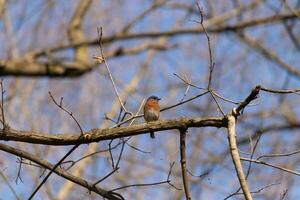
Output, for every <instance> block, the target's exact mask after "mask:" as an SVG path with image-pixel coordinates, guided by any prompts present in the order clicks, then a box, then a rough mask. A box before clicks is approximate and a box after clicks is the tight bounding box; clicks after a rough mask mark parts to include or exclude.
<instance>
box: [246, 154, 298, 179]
mask: <svg viewBox="0 0 300 200" xmlns="http://www.w3.org/2000/svg"><path fill="white" fill-rule="evenodd" d="M241 160H242V161H248V162H253V163H255V164H261V165H266V166H269V167H272V168H275V169H279V170H281V171H284V172H288V173H290V174H294V175H297V176H300V172H296V171H294V170H290V169H287V168H285V167H280V166H277V165H273V164H270V163H267V162H264V161H260V160H254V159H249V158H242V157H241Z"/></svg>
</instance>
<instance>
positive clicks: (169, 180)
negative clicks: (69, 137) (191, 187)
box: [110, 162, 181, 192]
mask: <svg viewBox="0 0 300 200" xmlns="http://www.w3.org/2000/svg"><path fill="white" fill-rule="evenodd" d="M174 164H175V162H173V163H171V164H170V169H169V173H168V176H167V179H166V180H165V181H160V182H155V183H140V184H131V185H125V186H122V187H118V188H115V189H112V190H110V192H113V191H116V190H122V189H125V188H129V187H145V186H153V185H161V184H165V183H168V184H169V185H170V186H172V187H173V188H175V189H176V190H181V189H180V188H177V187H175V186H174V185H173V184H171V179H170V176H171V173H172V169H173V166H174Z"/></svg>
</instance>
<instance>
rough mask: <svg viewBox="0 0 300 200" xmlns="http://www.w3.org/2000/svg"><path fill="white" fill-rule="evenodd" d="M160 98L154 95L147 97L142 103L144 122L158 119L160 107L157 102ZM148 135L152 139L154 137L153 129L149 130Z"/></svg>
mask: <svg viewBox="0 0 300 200" xmlns="http://www.w3.org/2000/svg"><path fill="white" fill-rule="evenodd" d="M160 100H161V98H159V97H157V96H154V95H153V96H150V97H148V99H147V101H146V103H145V105H144V119H145V121H146V122H152V121H156V120H158V119H159V113H160V107H159V103H158V102H159V101H160ZM150 137H151V138H152V139H154V138H155V136H154V132H153V131H150Z"/></svg>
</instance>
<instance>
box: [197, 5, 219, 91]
mask: <svg viewBox="0 0 300 200" xmlns="http://www.w3.org/2000/svg"><path fill="white" fill-rule="evenodd" d="M197 7H198V12H199V14H200V17H201V19H200V25H201V27H202V29H203V31H204V34H205V36H206V39H207V45H208V51H209V78H208V84H207V89H208V90H210V89H211V81H212V73H213V70H214V67H215V63H214V62H213V56H212V50H211V44H210V37H209V35H208V32H207V30H206V28H205V26H204V25H203V21H204V17H203V10H202V9H201V8H200V4H199V2H197Z"/></svg>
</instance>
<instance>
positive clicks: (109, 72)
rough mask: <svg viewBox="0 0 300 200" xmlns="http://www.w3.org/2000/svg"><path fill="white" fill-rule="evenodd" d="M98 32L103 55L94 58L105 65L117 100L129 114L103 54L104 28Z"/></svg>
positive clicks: (98, 29)
mask: <svg viewBox="0 0 300 200" xmlns="http://www.w3.org/2000/svg"><path fill="white" fill-rule="evenodd" d="M97 32H98V36H99V48H100V53H101V55H100V56H98V57H97V56H94V58H95V59H97V60H98V62H99V63H100V64H102V63H104V65H105V68H106V71H107V73H108V76H109V78H110V81H111V83H112V86H113V88H114V91H115V94H116V96H117V98H118V100H119V103H120V105H121V106H122V108H123V110H124V111H125V112H126V113H129V112H128V111H127V109H126V107H125V106H124V104H123V101H122V99H121V97H120V95H119V92H118V89H117V87H116V84H115V81H114V79H113V76H112V73H111V71H110V69H109V67H108V64H107V62H106V58H105V56H104V53H103V47H102V34H103V33H102V27H100V28H97ZM129 114H131V113H129Z"/></svg>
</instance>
